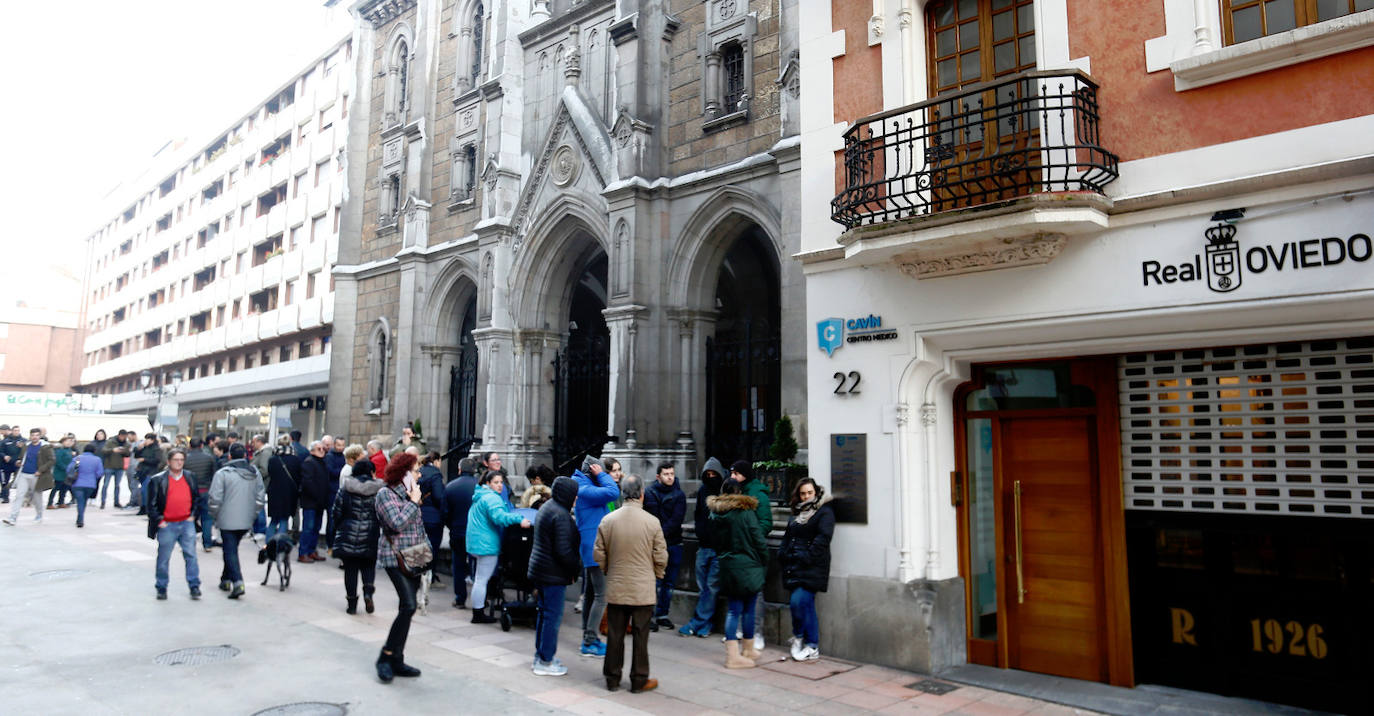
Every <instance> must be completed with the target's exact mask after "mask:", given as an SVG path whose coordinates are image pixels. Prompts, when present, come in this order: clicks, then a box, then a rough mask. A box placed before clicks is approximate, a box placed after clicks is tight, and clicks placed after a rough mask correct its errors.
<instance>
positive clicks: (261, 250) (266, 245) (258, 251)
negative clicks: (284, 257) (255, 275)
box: [253, 234, 281, 266]
mask: <svg viewBox="0 0 1374 716" xmlns="http://www.w3.org/2000/svg"><path fill="white" fill-rule="evenodd" d="M280 255H281V234H277V235H276V236H272V237H269V238H268V239H267V240H266V241H263V242H261V243H259V244H257V245H255V246H254V247H253V265H254V266H261V265H263V264H265V263H267V260H268V259H270V258H273V257H276V256H280Z"/></svg>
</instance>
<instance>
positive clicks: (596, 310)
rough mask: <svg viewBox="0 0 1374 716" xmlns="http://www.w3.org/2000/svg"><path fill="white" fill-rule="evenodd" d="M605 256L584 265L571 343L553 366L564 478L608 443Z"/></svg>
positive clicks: (571, 312) (573, 306)
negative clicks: (584, 458)
mask: <svg viewBox="0 0 1374 716" xmlns="http://www.w3.org/2000/svg"><path fill="white" fill-rule="evenodd" d="M606 269H607V261H606V254H605V252H603V251H600V250H597V251H596V252H595V254H594V255H593V256H592V257H591V258H590V259H588V260H587V262H586V263H585V264H584V265H583V266H582V269H581V271H580V273H579V276H578V278H577V279H576V283H575V284H574V285H573V290H572V298H571V301H570V302H569V309H568V316H567V321H568V322H567V326H566V328H567V331H568V334H567V335H568V342H567V344H566V346H565V347H564V348H563V350H561V351H559V353H558V355H557V356H556V357H555V358H554V361H553V368H554V371H553V375H554V378H553V382H554V435H553V437H552V441H551V449H552V452H553V459H554V469H555V470H556V471H557V472H558V474H560V475H564V474H567V471H568V470H570V469H572V468H574V467H577V466H578V465H580V464H581V461H582V458H583V457H585V456H586V455H587V453H588V452H593V453H597V454H600V448H601V446H602V444H604V443H605V442H606V425H607V421H608V419H609V407H608V396H609V395H610V389H611V382H610V376H611V332H610V330H609V329H608V328H607V327H606V317H605V316H604V315H603V314H602V311H604V310H605V309H606Z"/></svg>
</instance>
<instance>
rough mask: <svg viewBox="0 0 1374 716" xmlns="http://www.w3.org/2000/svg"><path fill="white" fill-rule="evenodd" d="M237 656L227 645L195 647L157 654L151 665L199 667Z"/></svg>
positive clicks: (237, 651) (237, 652)
mask: <svg viewBox="0 0 1374 716" xmlns="http://www.w3.org/2000/svg"><path fill="white" fill-rule="evenodd" d="M238 655H239V650H238V649H235V648H234V647H232V646H229V645H228V644H221V645H219V646H195V647H191V648H189V649H177V650H176V651H169V652H167V653H165V654H158V655H157V656H156V657H154V658H153V663H154V664H161V665H163V666H200V665H201V664H213V663H215V662H217V661H228V660H230V659H232V658H234V657H236V656H238Z"/></svg>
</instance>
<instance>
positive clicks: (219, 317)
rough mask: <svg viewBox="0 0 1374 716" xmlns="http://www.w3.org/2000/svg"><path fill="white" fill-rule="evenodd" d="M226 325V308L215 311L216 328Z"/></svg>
mask: <svg viewBox="0 0 1374 716" xmlns="http://www.w3.org/2000/svg"><path fill="white" fill-rule="evenodd" d="M222 325H224V306H223V305H221V306H220V307H219V308H216V309H215V328H219V327H220V326H222Z"/></svg>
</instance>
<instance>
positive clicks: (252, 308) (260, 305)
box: [248, 286, 277, 316]
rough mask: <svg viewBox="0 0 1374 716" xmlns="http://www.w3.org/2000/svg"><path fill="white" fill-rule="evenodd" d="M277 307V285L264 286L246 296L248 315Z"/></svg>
mask: <svg viewBox="0 0 1374 716" xmlns="http://www.w3.org/2000/svg"><path fill="white" fill-rule="evenodd" d="M276 308H277V287H276V286H273V287H271V288H265V289H263V290H261V291H258V292H257V293H254V294H250V295H249V296H248V315H250V316H251V315H253V314H255V313H266V312H268V311H272V310H276Z"/></svg>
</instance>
